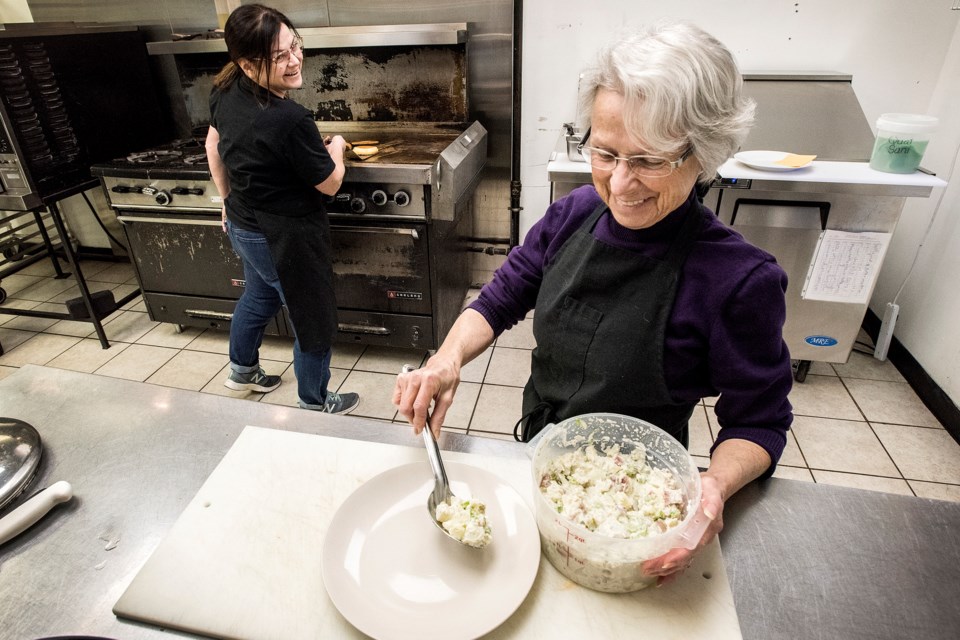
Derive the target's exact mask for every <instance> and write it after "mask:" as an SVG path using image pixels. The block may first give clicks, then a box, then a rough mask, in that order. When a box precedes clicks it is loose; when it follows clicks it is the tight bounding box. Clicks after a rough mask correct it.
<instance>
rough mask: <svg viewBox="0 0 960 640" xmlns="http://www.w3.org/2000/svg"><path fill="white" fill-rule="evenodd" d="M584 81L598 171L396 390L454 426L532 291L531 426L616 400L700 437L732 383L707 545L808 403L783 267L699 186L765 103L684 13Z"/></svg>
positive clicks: (685, 559) (420, 422)
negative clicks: (456, 411) (725, 219)
mask: <svg viewBox="0 0 960 640" xmlns="http://www.w3.org/2000/svg"><path fill="white" fill-rule="evenodd" d="M582 86H583V87H585V90H584V91H583V95H582V103H581V113H583V114H584V118H585V120H586V122H585V123H584V124H587V125H588V126H589V128H588V129H587V132H586V134H585V136H584V141H583V147H582V150H583V155H584V157H585V158H586V159H587V161H588V162H589V163H590V166H591V171H592V176H593V185H592V186H584V187H581V188H579V189H576V190H574V191H573V192H571V193H570V194H569V195H568V196H566V197H565V198H563V199H561V200H558V201H557V202H555V203H553V204H552V205H551V206H550V208H549V209H548V210H547V212H546V214H545V215H544V217H543V218H542V219H541V220H540V221H539V222H537V223H536V224H535V225H534V226H533V227H532V228H531V229H530V231H529V232H528V233H527V236H526V238H525V240H524V242H523V245H522V246H520V247H517V248H516V249H514V250H513V251H512V252H511V253H510V255H509V257H508V258H507V260H506V262H505V263H504V265H503V266H502V267H501V268H500V269H499V270H498V271H497V272H496V274H495V275H494V277H493V280H492V281H491V282H490V283H489V284H487V285H486V286H485V287H484V288H483V290H482V291H481V293H480V296H479V298H478V299H477V300H476V301H474V302H473V303H472V304H471V305H470V306H469V307H468V308H467V309H466V310H465V311H464V312H463V313H462V314H461V316H460V318H459V319H458V320H457V322H456V323H455V325H454V326H453V328H452V329H451V331H450V333H449V334H448V335H447V337H446V339H445V340H444V342H443V344H442V345H441V347H440V348H439V349H438V350H437V352H436V354H435V355H433V356H432V357H431V358H430V359H429V360H428V361H427V363H426V365H425V366H424V367H423V368H421V369H418V370H416V371H413V372H410V373H404V374H401V375H400V376H399V377H398V379H397V384H396V388H395V390H394V397H393V400H394V403H395V404H396V405H397V406H398V408H399V411H400V414H401V415H403V416H405V417H406V418H407V419H408V420H409V421H410V423H411V424H412V425H413V427H414V429H415V430H416V431H417V432H419V431H420V430H421V429H422V428H424V426H425V424H426V421H427V418H428V409H429V408H430V404H431V402H432V403H433V405H434V407H433V413H432V417H430V418H429V422H430V425H429V426H430V428H432V429H433V431H434V433H436V434H439V431H440V426H441V425H442V424H443V420H444V416H445V414H446V412H447V410H448V409H449V407H450V405H451V403H452V401H453V397H454V393H455V391H456V388H457V385H458V383H459V380H460V369H461V367H462V366H463V365H464V364H465V363H467V362H469V361H470V360H471V359H473V358H474V357H476V356H477V355H479V354H480V353H481V352H483V350H484V349H486V348H487V347H488V346H490V344H492V343H493V341H494V340H495V339H496V337H497V336H498V335H500V333H502V332H503V331H504V330H506V329H509V328H510V327H511V326H513V325H514V324H516V323H517V322H518V321H520V320H522V319H523V318H525V317H526V315H527V313H528V312H529V311H530V310H531V309H536V312H535V315H534V318H533V333H534V337H535V339H536V343H537V345H536V348H535V349H534V350H533V353H532V362H531V375H530V379H529V381H528V383H527V385H526V388H525V389H524V394H523V414H524V417H523V418H522V419H521V421H520V423H518V425H517V428H516V429H515V435H516V436H517V438H518V439H519V440H523V441H527V440H529V439H530V438H531V437H532V436H533V435H535V434H536V433H537V432H538V431H539V430H541V429H542V428H543V427H544V425H546V424H547V423H550V422H557V421H559V420H563V419H565V418H568V417H571V416H576V415H582V414H584V413H592V412H611V413H620V414H626V415H630V416H634V417H637V418H641V419H643V420H646V421H648V422H651V423H653V424H655V425H657V426H659V427H661V428H662V429H664V430H665V431H667V432H668V433H670V434H671V435H673V436H675V437H676V438H677V439H678V440H679V441H680V442H681V443H682V444H684V446H687V444H688V428H687V423H688V420H689V419H690V417H691V415H692V413H693V411H694V409H695V408H696V407H697V406H698V403H700V402H701V401H702V399H703V398H706V397H716V396H719V398H718V399H717V401H716V406H715V412H716V417H717V423H718V424H719V427H720V430H719V433H718V434H717V438H716V442H715V444H714V445H713V448H712V450H711V452H710V453H711V460H710V466H709V468H708V469H707V470H706V471H704V472H703V473H702V475H701V478H702V486H703V498H702V501H701V505H700V506H701V509H702V511H703V513H704V514H705V515H706V516H707V518H709V519H710V520H711V521H712V522H711V523H710V526H709V527H708V528H707V530H706V532H705V533H704V535H703V538H702V539H701V544H700V546H701V547H702V546H703V545H705V544H707V543H708V542H710V541H711V540H712V539H713V537H714V536H715V535H716V534H717V533H719V532H720V530H721V529H722V528H723V519H722V514H723V505H724V502H725V501H726V500H727V499H729V498H730V496H731V495H732V494H733V493H735V492H736V491H738V490H739V489H740V488H741V487H743V486H744V485H745V484H747V483H748V482H750V481H752V480H754V479H756V478H760V477H765V476H769V475H770V474H772V473H773V470H774V468H775V467H776V463H777V460H778V459H779V458H780V455H781V453H782V452H783V449H784V446H785V444H786V437H787V430H788V429H789V427H790V423H791V421H792V418H793V414H792V409H791V406H790V403H789V401H788V400H787V395H788V393H789V392H790V388H791V384H792V374H791V365H790V355H789V353H788V351H787V347H786V344H784V342H783V336H782V329H783V323H784V319H785V315H786V304H785V300H784V291H785V289H786V286H787V280H786V275H785V273H784V271H783V270H782V269H781V268H780V267H779V266H778V265H777V263H776V261H775V260H774V258H773V257H772V256H770V255H769V254H767V253H765V252H763V251H761V250H760V249H758V248H756V247H754V246H752V245H750V244H748V243H747V242H746V241H745V240H744V239H743V238H742V237H741V236H740V235H739V234H737V233H736V232H735V231H733V230H732V229H730V228H728V227H726V226H725V225H724V224H723V223H721V222H720V221H719V220H718V219H717V218H716V216H715V215H714V214H713V213H712V212H710V211H709V210H707V209H706V208H704V207H703V205H702V204H701V202H700V199H699V198H698V194H697V185H698V183H699V184H700V185H708V184H709V183H710V181H711V180H712V179H713V177H714V176H715V174H716V169H717V167H719V165H720V164H721V163H722V162H724V161H725V160H726V159H727V158H729V157H730V156H731V155H733V153H734V152H735V151H736V150H737V149H738V148H739V146H740V144H741V142H742V141H743V139H744V138H745V137H746V134H747V132H748V130H749V127H750V125H751V124H752V122H753V111H754V105H753V103H752V101H750V100H749V99H747V98H745V97H743V96H742V93H741V90H742V79H741V76H740V72H739V70H738V68H737V65H736V62H735V61H734V59H733V56H732V54H731V53H730V51H728V50H727V48H726V47H724V46H723V45H722V44H721V43H720V42H718V41H717V40H716V39H715V38H713V37H712V36H710V35H709V34H707V33H705V32H704V31H702V30H701V29H699V28H697V27H694V26H691V25H688V24H683V23H661V24H659V25H658V26H656V27H654V28H652V29H650V30H648V31H646V32H644V33H641V34H636V35H631V36H629V37H626V38H624V39H622V40H620V41H619V42H617V43H615V44H613V45H612V46H610V47H609V48H607V49H605V50H604V51H603V52H602V53H601V54H600V56H599V60H598V63H597V65H596V67H595V68H594V69H592V70H591V71H590V72H589V73H588V74H587V75H585V77H584V79H583V85H582ZM694 553H696V550H694V551H688V550H686V549H674V550H672V551H670V552H668V553H667V554H665V555H664V556H661V557H660V558H656V559H653V560H649V561H647V562H646V563H645V564H644V567H643V569H644V571H645V572H646V573H647V574H649V575H656V576H658V577H659V582H660V583H661V584H662V583H663V582H666V581H668V580H670V579H671V578H672V577H673V576H675V575H677V573H678V572H680V571H682V570H683V569H684V568H685V567H686V566H688V565H689V562H690V560H691V558H692V555H693V554H694Z"/></svg>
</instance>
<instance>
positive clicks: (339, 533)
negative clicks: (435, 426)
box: [322, 461, 540, 640]
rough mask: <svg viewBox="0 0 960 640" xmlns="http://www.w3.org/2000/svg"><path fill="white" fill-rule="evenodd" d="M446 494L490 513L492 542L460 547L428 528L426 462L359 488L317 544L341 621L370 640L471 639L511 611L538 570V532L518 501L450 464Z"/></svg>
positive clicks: (494, 481)
mask: <svg viewBox="0 0 960 640" xmlns="http://www.w3.org/2000/svg"><path fill="white" fill-rule="evenodd" d="M445 467H446V471H447V476H448V477H449V478H450V487H451V489H452V490H453V492H454V493H455V494H457V495H458V496H461V497H464V498H466V497H471V495H472V496H473V497H476V498H477V499H479V500H482V501H483V502H484V503H486V505H487V519H488V521H489V522H490V528H491V530H492V532H493V541H492V542H491V543H490V544H489V545H488V546H487V547H485V548H484V549H473V548H470V547H465V546H463V545H461V544H458V543H457V542H456V541H454V540H451V539H450V538H448V537H447V536H446V535H444V534H443V532H441V531H440V530H439V529H438V528H437V527H436V525H434V524H433V523H432V522H430V516H429V514H428V512H427V507H426V504H427V495H428V494H429V493H430V492H431V491H432V490H433V476H432V474H431V473H430V467H429V465H428V464H427V463H426V461H424V462H423V463H422V464H421V463H416V464H408V465H404V466H400V467H395V468H393V469H390V470H388V471H385V472H383V473H381V474H380V475H378V476H375V477H373V478H371V479H370V480H368V481H367V482H365V483H364V484H363V485H362V486H361V487H360V488H358V489H357V490H356V491H354V492H353V493H352V494H350V496H349V497H348V498H347V499H346V500H345V501H344V502H343V504H342V505H340V508H339V509H337V512H336V513H335V514H334V516H333V519H332V520H331V522H330V527H329V529H328V530H327V535H326V538H325V539H324V543H323V556H322V558H323V569H322V572H323V583H324V585H325V586H326V588H327V593H328V594H330V599H331V600H332V601H333V604H334V605H335V606H336V607H337V609H338V610H339V611H340V613H341V614H343V617H344V618H346V619H347V620H348V621H349V622H350V623H351V624H352V625H353V626H355V627H356V628H357V629H359V630H360V631H362V632H363V633H365V634H367V635H369V636H372V637H374V638H378V639H379V638H397V639H407V638H409V639H417V640H427V639H429V638H438V639H439V638H442V639H443V640H455V639H457V638H476V637H478V636H481V635H483V634H485V633H488V632H489V631H492V630H493V629H494V628H496V627H497V626H499V625H500V624H501V623H502V622H503V621H504V620H506V619H507V618H508V617H510V615H511V614H512V613H513V612H514V611H516V609H517V607H519V606H520V604H521V603H522V602H523V600H524V598H526V596H527V593H528V592H529V591H530V588H531V586H533V581H534V579H535V578H536V576H537V569H538V568H539V566H540V535H539V532H538V531H537V523H536V520H535V519H534V517H533V514H532V513H531V512H530V508H529V507H528V506H527V504H526V502H524V500H523V498H522V497H521V496H520V494H519V493H517V491H516V490H515V489H514V488H513V487H512V486H510V484H509V483H507V481H505V480H504V479H502V478H500V477H498V476H496V475H494V474H492V473H490V472H488V471H485V470H483V469H479V468H477V467H473V466H470V465H465V464H458V463H453V462H448V463H446V465H445Z"/></svg>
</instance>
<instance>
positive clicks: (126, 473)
mask: <svg viewBox="0 0 960 640" xmlns="http://www.w3.org/2000/svg"><path fill="white" fill-rule="evenodd" d="M0 415H3V416H9V417H15V418H19V419H21V420H24V421H26V422H28V423H30V424H32V425H33V426H34V427H36V428H37V430H38V431H39V432H40V434H41V437H42V438H43V443H44V456H45V459H44V462H42V463H41V469H40V472H39V475H38V477H37V479H36V480H35V481H34V483H33V487H34V488H36V487H42V486H46V485H48V484H52V483H53V482H56V481H57V480H68V481H69V482H71V483H72V484H73V485H74V489H75V493H76V497H75V498H74V499H73V500H72V501H71V502H69V503H67V504H65V505H61V506H58V507H56V508H55V509H54V511H53V512H51V513H50V514H49V515H48V516H47V517H46V518H45V519H44V520H43V521H41V522H40V523H39V524H38V525H36V526H35V527H34V528H32V529H30V530H29V531H28V532H26V533H24V534H23V535H21V536H20V537H19V538H16V539H14V540H12V541H11V542H9V543H7V544H6V545H3V546H2V547H0V638H3V639H4V640H5V639H7V638H10V639H16V640H21V639H24V638H38V637H47V636H56V635H70V634H72V635H81V634H84V635H99V636H106V637H112V638H123V639H125V640H126V639H131V640H135V639H139V638H161V637H185V636H183V635H182V634H178V633H173V632H163V631H161V630H159V629H157V628H153V627H149V626H145V625H139V624H136V623H133V622H128V621H126V620H119V619H117V618H116V617H115V616H114V615H113V613H111V608H112V606H113V604H114V603H115V602H116V600H117V599H118V598H119V597H120V595H121V594H122V593H123V591H124V589H125V588H126V587H127V585H128V584H129V583H130V581H131V580H132V579H133V577H134V576H135V575H136V573H137V571H139V569H140V567H141V566H142V565H143V563H144V562H146V560H147V558H149V556H150V554H151V553H152V552H153V550H154V549H155V548H156V546H157V544H158V543H159V542H160V540H162V539H163V537H164V536H165V534H166V533H167V531H168V530H169V529H170V527H171V525H172V524H173V523H174V522H175V521H176V519H177V518H178V517H179V515H180V513H181V512H182V511H183V509H184V508H185V507H186V506H187V504H188V503H189V501H190V500H191V499H192V498H193V496H194V495H195V494H196V492H197V491H198V490H199V488H200V486H201V485H202V484H203V482H204V481H205V480H206V478H207V476H208V475H210V473H211V472H212V471H213V469H214V467H215V466H216V465H217V463H219V461H220V459H221V458H222V457H223V455H224V454H225V453H226V452H227V450H228V449H229V448H230V446H231V445H232V444H233V442H234V440H235V439H236V437H237V436H238V435H239V434H240V431H241V430H242V429H243V427H244V426H246V425H248V424H250V425H257V426H262V427H271V428H276V429H284V430H292V431H302V432H306V433H317V434H323V435H328V436H337V437H348V438H355V439H358V440H368V441H377V442H387V443H392V444H405V445H410V446H420V441H419V438H415V437H413V436H412V434H411V432H410V430H409V429H408V428H406V427H403V426H399V425H390V424H386V423H381V422H375V421H371V420H364V419H359V418H349V417H337V416H328V415H323V414H316V413H312V412H308V411H303V410H300V409H295V408H292V407H289V408H288V407H278V406H273V405H268V404H260V403H254V402H247V401H243V400H235V399H232V398H221V397H217V396H211V395H206V394H200V393H196V392H191V391H182V390H179V389H169V388H166V387H158V386H153V385H147V384H141V383H136V382H128V381H124V380H115V379H112V378H106V377H102V376H93V375H88V374H82V373H74V372H69V371H62V370H58V369H49V368H45V367H37V366H26V367H23V368H22V369H20V370H19V371H18V372H16V373H14V374H13V375H11V376H9V377H8V378H6V379H4V380H2V381H0ZM441 446H442V447H443V448H444V449H447V450H457V451H467V452H474V453H483V454H486V455H501V456H511V457H522V456H524V455H525V454H524V453H523V447H522V446H521V445H516V444H514V443H510V442H505V441H499V440H493V439H485V438H474V437H469V436H459V435H455V434H450V433H447V434H444V436H443V437H442V439H441ZM725 521H726V529H725V530H724V532H723V534H722V536H721V544H722V547H723V554H724V559H725V562H726V564H727V571H728V574H729V578H730V582H731V587H732V589H733V594H734V598H735V601H736V605H737V612H738V615H739V617H740V625H741V627H742V630H743V635H744V637H745V638H748V639H757V640H760V639H763V640H770V639H776V638H784V639H790V640H798V639H803V638H811V639H813V638H831V639H841V638H842V639H846V638H864V639H867V638H869V639H870V640H877V639H882V638H890V639H894V638H896V639H901V638H918V639H919V638H924V639H929V638H944V639H946V638H950V639H951V640H952V639H953V638H955V637H956V634H957V630H958V629H960V536H958V535H957V532H958V531H960V505H958V504H953V503H947V502H940V501H934V500H924V499H920V498H910V497H906V496H897V495H888V494H881V493H875V492H868V491H860V490H855V489H845V488H841V487H831V486H827V485H815V484H811V483H804V482H795V481H790V480H777V479H773V480H768V481H764V482H759V483H753V484H752V485H750V486H749V487H747V488H746V489H744V490H743V491H741V492H740V493H739V494H738V495H737V496H735V497H734V498H733V499H732V500H731V501H730V503H729V504H728V506H727V510H726V513H725ZM637 633H638V634H641V633H642V630H637ZM624 637H629V634H626V635H625V636H624Z"/></svg>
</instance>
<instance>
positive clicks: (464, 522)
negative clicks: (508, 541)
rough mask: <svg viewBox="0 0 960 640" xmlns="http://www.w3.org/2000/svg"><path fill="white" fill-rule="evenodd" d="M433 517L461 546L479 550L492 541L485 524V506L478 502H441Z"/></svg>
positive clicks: (487, 526) (488, 527)
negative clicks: (464, 545)
mask: <svg viewBox="0 0 960 640" xmlns="http://www.w3.org/2000/svg"><path fill="white" fill-rule="evenodd" d="M435 515H436V518H437V522H439V523H440V524H441V525H442V526H443V528H444V530H445V531H446V532H447V533H449V534H450V535H451V536H453V537H454V538H456V539H457V540H459V541H460V542H462V543H463V544H466V545H469V546H471V547H476V548H478V549H479V548H482V547H485V546H487V545H488V544H490V540H492V539H493V535H492V534H491V532H490V525H489V524H488V523H487V506H486V505H485V504H484V503H482V502H480V501H479V500H458V499H451V500H448V501H446V502H441V503H440V504H438V505H437V513H436V514H435Z"/></svg>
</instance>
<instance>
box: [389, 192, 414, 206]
mask: <svg viewBox="0 0 960 640" xmlns="http://www.w3.org/2000/svg"><path fill="white" fill-rule="evenodd" d="M393 202H394V203H395V204H396V205H397V206H398V207H405V206H407V205H408V204H410V194H409V193H407V192H406V191H397V192H396V193H395V194H393Z"/></svg>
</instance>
